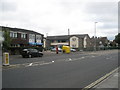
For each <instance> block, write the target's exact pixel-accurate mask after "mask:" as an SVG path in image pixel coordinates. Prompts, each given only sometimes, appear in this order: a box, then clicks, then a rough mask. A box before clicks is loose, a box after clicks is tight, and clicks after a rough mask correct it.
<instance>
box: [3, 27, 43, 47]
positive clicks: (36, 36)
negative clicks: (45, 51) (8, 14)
mask: <svg viewBox="0 0 120 90" xmlns="http://www.w3.org/2000/svg"><path fill="white" fill-rule="evenodd" d="M5 30H9V32H10V38H11V47H30V46H32V47H40V48H41V47H42V45H43V37H44V35H43V34H41V33H38V32H35V31H32V30H26V29H20V28H11V27H2V31H3V33H4V31H5Z"/></svg>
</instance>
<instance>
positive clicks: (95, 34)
mask: <svg viewBox="0 0 120 90" xmlns="http://www.w3.org/2000/svg"><path fill="white" fill-rule="evenodd" d="M97 23H98V22H95V33H94V34H95V35H94V38H95V41H94V51H96V24H97Z"/></svg>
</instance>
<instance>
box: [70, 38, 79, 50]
mask: <svg viewBox="0 0 120 90" xmlns="http://www.w3.org/2000/svg"><path fill="white" fill-rule="evenodd" d="M70 47H72V48H79V38H78V37H76V36H73V37H71V38H70Z"/></svg>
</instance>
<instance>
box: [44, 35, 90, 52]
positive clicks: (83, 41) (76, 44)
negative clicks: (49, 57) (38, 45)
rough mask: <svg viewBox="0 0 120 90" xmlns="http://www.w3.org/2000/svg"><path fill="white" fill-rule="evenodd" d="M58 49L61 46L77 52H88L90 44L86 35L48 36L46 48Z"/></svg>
mask: <svg viewBox="0 0 120 90" xmlns="http://www.w3.org/2000/svg"><path fill="white" fill-rule="evenodd" d="M56 45H58V46H59V47H60V46H62V45H68V46H70V47H71V48H74V49H77V50H90V48H91V42H90V37H89V35H88V34H76V35H61V36H48V37H47V38H46V47H47V48H48V49H49V48H50V47H55V46H56Z"/></svg>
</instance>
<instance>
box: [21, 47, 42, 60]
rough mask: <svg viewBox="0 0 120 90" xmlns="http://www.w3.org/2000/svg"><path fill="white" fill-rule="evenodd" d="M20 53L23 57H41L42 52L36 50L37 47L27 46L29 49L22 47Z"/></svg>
mask: <svg viewBox="0 0 120 90" xmlns="http://www.w3.org/2000/svg"><path fill="white" fill-rule="evenodd" d="M21 55H22V57H23V58H25V57H29V58H32V57H42V56H43V53H42V52H40V51H38V50H37V49H32V48H29V49H23V51H22V53H21Z"/></svg>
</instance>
